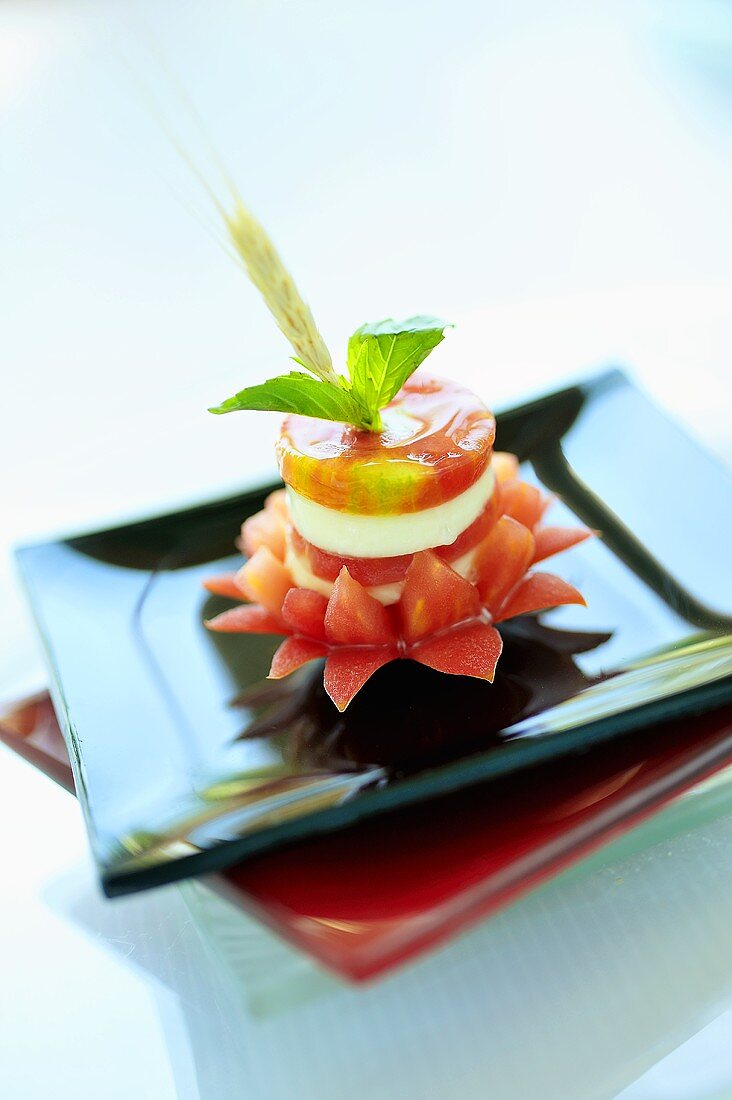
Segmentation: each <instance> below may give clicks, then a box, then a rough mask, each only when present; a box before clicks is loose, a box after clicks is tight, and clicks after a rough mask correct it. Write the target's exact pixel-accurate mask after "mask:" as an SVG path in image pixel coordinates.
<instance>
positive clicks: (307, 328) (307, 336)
mask: <svg viewBox="0 0 732 1100" xmlns="http://www.w3.org/2000/svg"><path fill="white" fill-rule="evenodd" d="M224 218H225V221H226V227H227V229H228V230H229V235H230V237H231V240H232V242H233V245H234V248H235V249H236V251H237V253H238V254H239V256H240V257H241V259H242V261H243V264H244V267H245V269H246V272H247V274H248V275H249V278H250V279H251V280H252V282H253V283H254V285H255V286H256V288H257V290H258V291H259V292H260V294H261V295H262V297H263V298H264V300H265V302H266V303H267V306H268V308H269V311H270V313H271V314H272V316H273V317H274V319H275V321H276V322H277V324H278V325H279V328H280V330H281V331H282V333H283V334H284V335H285V336H286V337H287V339H288V340H289V341H290V343H291V344H292V346H293V348H294V349H295V352H296V354H297V358H298V361H299V362H300V363H301V364H302V365H303V366H304V367H307V369H308V370H310V371H312V373H313V374H315V375H317V377H318V378H321V379H322V380H323V381H324V382H332V383H333V384H334V385H337V384H338V377H337V375H336V373H335V371H334V370H333V362H332V360H331V357H330V352H329V351H328V349H327V347H326V346H325V342H324V340H323V337H322V336H321V335H320V332H319V331H318V326H317V325H316V324H315V320H314V319H313V315H312V313H311V312H310V307H309V306H308V305H306V304H305V302H304V301H303V299H302V298H301V297H300V294H299V292H298V289H297V287H296V286H295V283H294V282H293V280H292V276H291V275H290V273H289V272H288V270H287V268H286V267H285V265H284V264H283V263H282V260H281V259H280V257H279V255H278V253H277V249H276V248H275V246H274V245H273V244H272V241H271V240H270V238H269V237H268V236H267V233H266V232H265V230H264V228H263V227H262V226H261V225H260V223H259V222H258V221H257V219H256V218H255V217H254V215H253V214H251V213H250V212H249V210H247V208H246V206H245V205H244V203H243V202H242V201H241V199H240V198H238V196H237V198H236V200H235V207H234V211H233V213H232V214H225V215H224Z"/></svg>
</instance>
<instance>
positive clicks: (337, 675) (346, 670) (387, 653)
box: [323, 646, 399, 711]
mask: <svg viewBox="0 0 732 1100" xmlns="http://www.w3.org/2000/svg"><path fill="white" fill-rule="evenodd" d="M398 656H399V653H398V651H397V649H396V648H395V647H394V646H370V647H367V648H356V647H350V646H344V647H342V648H339V649H334V650H331V652H330V653H329V654H328V658H327V660H326V662H325V673H324V675H323V684H324V686H325V690H326V691H327V692H328V695H329V696H330V697H331V699H332V700H333V702H334V703H335V705H336V706H337V707H338V710H340V711H344V710H345V709H346V707H347V706H348V704H349V703H350V702H351V700H352V699H353V697H354V695H356V694H357V693H358V692H359V691H360V690H361V688H362V687H363V685H364V684H365V683H366V681H367V680H368V679H369V678H370V677H371V676H373V674H374V673H375V672H376V671H377V670H378V669H380V668H381V667H382V665H387V664H388V663H389V661H394V660H396V658H397V657H398Z"/></svg>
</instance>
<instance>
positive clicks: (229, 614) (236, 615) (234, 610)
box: [206, 603, 287, 634]
mask: <svg viewBox="0 0 732 1100" xmlns="http://www.w3.org/2000/svg"><path fill="white" fill-rule="evenodd" d="M206 626H207V627H208V629H209V630H216V631H218V632H219V633H220V634H286V633H287V628H286V627H285V625H284V624H283V622H282V620H281V619H280V618H278V617H277V616H276V615H272V614H271V613H270V612H269V611H268V610H267V608H266V607H260V606H259V604H256V603H247V604H243V605H242V606H241V607H231V608H229V610H228V611H222V612H221V614H220V615H217V616H216V617H215V618H213V619H208V620H207V622H206Z"/></svg>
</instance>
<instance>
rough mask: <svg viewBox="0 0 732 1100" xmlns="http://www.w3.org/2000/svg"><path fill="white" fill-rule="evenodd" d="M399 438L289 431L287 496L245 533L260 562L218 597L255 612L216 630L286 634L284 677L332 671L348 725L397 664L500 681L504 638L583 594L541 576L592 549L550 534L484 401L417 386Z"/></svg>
mask: <svg viewBox="0 0 732 1100" xmlns="http://www.w3.org/2000/svg"><path fill="white" fill-rule="evenodd" d="M383 422H384V429H383V431H382V432H380V433H376V432H367V431H363V430H361V429H358V428H355V427H353V426H349V425H345V424H340V423H335V422H333V421H329V420H318V419H315V418H313V417H305V416H299V415H290V416H288V417H287V418H286V419H285V421H284V423H283V425H282V431H281V434H280V438H279V442H278V444H277V454H278V460H279V467H280V473H281V475H282V479H283V481H284V482H285V486H286V488H285V489H284V490H278V491H277V492H275V493H273V494H272V495H271V496H270V497H269V498H268V500H267V502H266V505H265V508H264V510H263V511H262V512H259V513H258V514H257V515H255V516H252V517H251V518H250V519H248V520H247V521H246V522H245V523H244V526H243V528H242V533H241V540H240V549H241V550H242V551H243V552H244V553H245V554H246V555H247V556H248V560H247V562H246V563H245V564H244V565H243V566H242V568H241V569H240V570H239V572H238V573H236V574H232V575H228V576H225V577H217V578H213V579H212V580H210V581H209V582H208V584H207V587H208V588H209V590H210V591H212V592H216V593H218V594H220V595H225V596H229V597H231V598H235V599H239V600H244V599H246V600H249V601H251V602H250V603H248V604H244V605H243V606H240V607H235V608H232V609H230V610H229V611H225V612H223V613H222V614H221V615H218V616H217V617H216V618H215V619H213V620H211V621H210V622H209V623H208V624H207V625H208V626H209V627H210V628H211V629H213V630H218V631H225V632H247V633H249V632H257V633H279V634H285V635H286V636H287V637H286V640H285V641H284V642H283V643H282V645H281V646H280V647H279V649H278V650H277V652H276V653H275V656H274V659H273V662H272V668H271V671H270V676H272V677H275V678H279V677H281V676H285V675H287V674H288V673H290V672H292V671H294V670H295V669H296V668H298V667H300V666H301V665H302V664H304V663H306V662H307V661H310V660H314V659H317V658H323V657H324V658H325V660H326V665H325V674H324V679H325V687H326V690H327V691H328V693H329V695H330V696H331V698H332V699H333V701H334V703H335V704H336V706H337V707H338V708H339V709H340V710H343V709H345V707H346V706H347V705H348V703H349V702H350V701H351V699H352V698H353V697H354V695H355V694H356V693H357V692H358V690H359V689H360V688H361V687H362V686H363V684H364V683H365V682H366V680H368V678H369V677H370V676H371V675H372V673H373V672H375V671H376V670H377V669H378V668H380V667H381V666H382V665H383V664H386V663H387V662H388V661H391V660H394V659H398V658H409V659H412V660H417V661H419V662H421V663H422V664H425V665H428V666H430V667H432V668H435V669H437V670H438V671H442V672H446V673H451V674H458V675H468V676H477V677H481V678H483V679H486V680H490V681H492V680H493V676H494V673H495V667H496V663H497V661H498V658H499V656H500V653H501V646H502V642H501V637H500V634H499V633H498V631H497V630H496V629H495V625H494V624H495V623H497V622H500V621H502V620H504V619H507V618H510V617H512V616H515V615H521V614H526V613H528V612H532V611H539V610H543V609H545V608H548V607H554V606H557V605H558V604H563V603H584V600H583V598H582V596H581V595H580V593H579V592H578V591H577V590H576V589H575V588H573V587H572V586H571V585H569V584H567V583H566V582H565V581H562V580H561V579H560V578H558V577H554V576H552V575H551V574H546V573H539V572H532V571H530V570H531V566H532V565H534V564H535V563H536V562H538V561H541V560H542V559H544V558H546V557H548V556H550V555H552V554H555V553H558V552H559V551H561V550H564V549H567V548H568V547H569V546H572V545H574V544H575V543H577V542H580V541H582V540H583V539H584V538H586V537H587V536H588V535H589V532H588V531H585V530H582V529H574V528H558V527H547V526H544V525H542V523H541V520H542V517H543V514H544V511H545V509H546V506H547V504H548V503H549V501H548V498H546V497H545V496H544V495H543V494H542V493H541V492H540V491H539V490H538V489H537V488H535V487H534V486H531V485H529V484H527V483H525V482H523V481H521V480H520V479H519V477H518V462H517V460H516V458H515V457H514V456H512V455H508V454H505V453H503V454H502V453H494V451H493V442H494V439H495V420H494V418H493V416H492V414H491V413H490V412H489V411H488V409H486V407H485V406H484V405H483V404H482V403H481V402H480V401H479V400H478V398H476V397H475V396H474V395H473V394H472V393H470V392H469V391H467V390H465V389H462V388H461V387H459V386H457V385H455V384H454V383H451V382H448V381H445V380H441V379H437V378H434V377H430V376H425V375H422V376H419V377H412V378H410V379H409V380H408V381H407V383H406V384H405V385H404V387H403V388H402V390H401V391H400V392H399V394H398V395H397V396H396V398H395V399H394V400H393V401H392V402H391V404H390V405H389V406H388V407H387V408H386V409H384V410H383Z"/></svg>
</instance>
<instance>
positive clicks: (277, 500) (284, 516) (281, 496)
mask: <svg viewBox="0 0 732 1100" xmlns="http://www.w3.org/2000/svg"><path fill="white" fill-rule="evenodd" d="M264 510H265V512H269V513H270V514H272V515H274V516H278V517H279V519H280V520H281V521H282V523H283V525H284V524H286V523H287V521H288V519H289V516H290V511H289V508H288V507H287V490H286V489H275V491H274V492H273V493H270V494H269V496H268V497H267V499H266V500H265V502H264Z"/></svg>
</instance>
